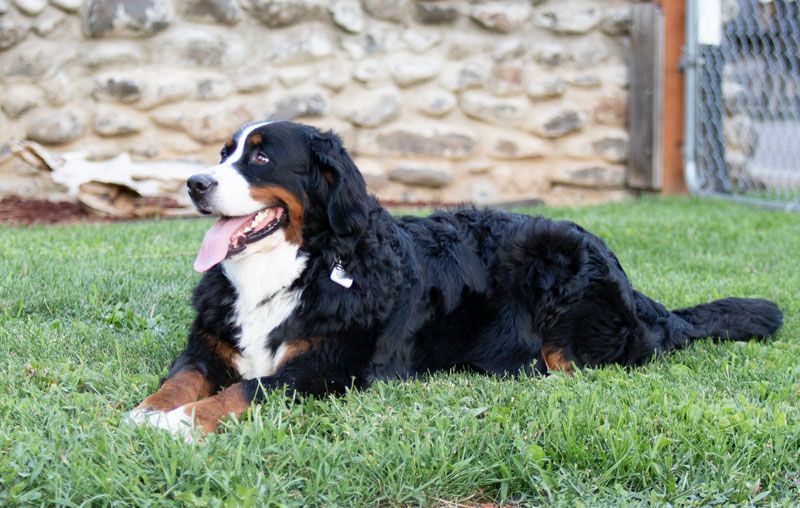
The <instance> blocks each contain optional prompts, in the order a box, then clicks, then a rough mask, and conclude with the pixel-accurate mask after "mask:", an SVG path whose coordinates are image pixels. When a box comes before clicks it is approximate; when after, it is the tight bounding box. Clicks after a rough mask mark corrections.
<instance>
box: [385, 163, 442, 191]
mask: <svg viewBox="0 0 800 508" xmlns="http://www.w3.org/2000/svg"><path fill="white" fill-rule="evenodd" d="M389 180H391V181H393V182H399V183H402V184H405V185H414V186H418V187H430V188H432V189H439V188H442V187H445V186H447V184H449V183H450V182H452V181H453V175H452V173H451V172H450V171H449V170H448V169H447V168H445V167H444V166H438V165H423V164H419V163H406V164H404V165H402V166H398V167H396V168H393V169H392V170H391V171H390V172H389Z"/></svg>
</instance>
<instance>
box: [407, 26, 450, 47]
mask: <svg viewBox="0 0 800 508" xmlns="http://www.w3.org/2000/svg"><path fill="white" fill-rule="evenodd" d="M402 39H403V41H404V42H405V43H406V44H408V47H409V49H411V51H413V52H414V53H425V52H427V51H428V50H429V49H431V48H433V47H435V46H436V45H437V44H439V43H440V42H442V36H441V35H440V34H439V33H438V32H435V31H433V30H424V31H423V30H415V29H408V30H405V31H404V32H403V35H402Z"/></svg>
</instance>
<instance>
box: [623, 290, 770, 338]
mask: <svg viewBox="0 0 800 508" xmlns="http://www.w3.org/2000/svg"><path fill="white" fill-rule="evenodd" d="M636 300H637V301H636V303H637V310H642V311H644V312H643V313H642V314H644V315H653V314H650V313H649V312H648V311H647V308H648V307H650V308H652V307H653V306H659V307H660V304H657V303H656V302H654V301H653V300H651V299H650V298H647V297H646V296H644V295H642V294H641V293H637V298H636ZM642 314H640V317H643V316H642ZM656 314H658V313H656ZM662 316H663V314H662ZM656 321H657V322H658V326H654V325H655V323H651V330H652V329H653V328H657V329H658V328H661V330H658V332H660V333H663V338H662V341H663V342H662V347H663V348H664V350H665V351H672V350H675V349H680V348H683V347H685V346H686V345H688V344H689V343H690V342H691V341H693V340H695V339H702V338H706V337H711V338H713V339H715V340H722V341H728V340H749V339H752V338H757V339H762V338H766V337H769V336H771V335H773V334H774V333H775V332H777V331H778V329H779V328H780V327H781V325H782V324H783V313H782V312H781V310H780V309H779V308H778V306H777V305H776V304H775V303H774V302H771V301H769V300H764V299H761V298H724V299H722V300H716V301H713V302H709V303H703V304H700V305H696V306H694V307H687V308H685V309H676V310H673V311H671V312H669V314H668V316H667V319H666V320H663V319H658V320H656ZM662 327H663V328H662ZM654 331H655V330H654Z"/></svg>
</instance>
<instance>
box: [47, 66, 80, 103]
mask: <svg viewBox="0 0 800 508" xmlns="http://www.w3.org/2000/svg"><path fill="white" fill-rule="evenodd" d="M40 86H41V87H42V90H44V95H45V98H46V99H47V102H49V103H50V105H51V106H65V105H67V104H74V102H75V100H76V98H77V95H78V94H77V91H76V90H75V78H72V77H70V76H68V75H67V73H66V72H63V71H59V72H57V73H56V74H55V75H54V76H52V77H48V78H47V79H45V80H42V81H41V85H40Z"/></svg>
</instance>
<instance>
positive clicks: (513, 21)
mask: <svg viewBox="0 0 800 508" xmlns="http://www.w3.org/2000/svg"><path fill="white" fill-rule="evenodd" d="M530 16H531V6H530V3H528V2H486V3H481V4H478V5H473V6H472V11H471V12H470V17H471V18H472V19H473V20H475V21H476V22H477V23H478V24H479V25H480V26H482V27H484V28H488V29H490V30H494V31H496V32H500V33H509V32H512V31H514V30H516V29H517V28H519V27H520V26H521V25H522V24H523V23H525V21H527V20H528V18H530Z"/></svg>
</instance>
